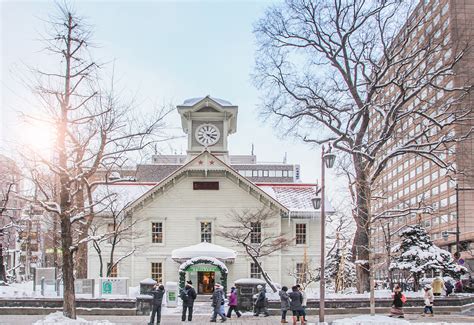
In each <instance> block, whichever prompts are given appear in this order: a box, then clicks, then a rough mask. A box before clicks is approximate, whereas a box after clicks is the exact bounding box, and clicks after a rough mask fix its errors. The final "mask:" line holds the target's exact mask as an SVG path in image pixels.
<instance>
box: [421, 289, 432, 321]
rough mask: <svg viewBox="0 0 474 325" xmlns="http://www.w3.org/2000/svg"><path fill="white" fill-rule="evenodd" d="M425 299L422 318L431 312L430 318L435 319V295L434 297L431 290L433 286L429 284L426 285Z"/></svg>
mask: <svg viewBox="0 0 474 325" xmlns="http://www.w3.org/2000/svg"><path fill="white" fill-rule="evenodd" d="M423 298H424V303H425V308H424V310H423V314H422V316H426V314H428V312H430V316H431V317H433V301H434V295H433V291H432V290H431V286H430V285H429V284H427V285H425V294H424V296H423Z"/></svg>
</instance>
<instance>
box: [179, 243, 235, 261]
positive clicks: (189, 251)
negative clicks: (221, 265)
mask: <svg viewBox="0 0 474 325" xmlns="http://www.w3.org/2000/svg"><path fill="white" fill-rule="evenodd" d="M199 256H211V257H214V258H218V259H221V260H228V259H235V258H236V257H237V252H236V251H234V250H232V249H229V248H226V247H222V246H219V245H214V244H211V243H205V242H204V243H199V244H197V245H192V246H188V247H183V248H178V249H175V250H173V251H172V252H171V258H172V259H179V260H182V259H189V258H194V257H199Z"/></svg>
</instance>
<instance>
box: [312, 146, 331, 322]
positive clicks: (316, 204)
mask: <svg viewBox="0 0 474 325" xmlns="http://www.w3.org/2000/svg"><path fill="white" fill-rule="evenodd" d="M331 149H332V148H331V145H329V148H328V150H327V151H326V150H325V147H324V145H323V147H322V150H321V187H320V189H319V190H318V191H317V192H316V195H318V194H321V196H320V197H315V198H313V199H311V203H312V204H313V208H314V209H315V210H319V209H321V271H320V279H319V322H320V323H323V322H324V300H325V294H326V280H325V279H324V273H325V264H324V263H325V257H326V256H325V255H326V253H325V245H326V229H325V227H326V215H325V211H324V199H325V197H324V187H325V186H324V181H325V172H326V168H332V167H333V166H334V162H335V161H336V155H335V154H333V153H331Z"/></svg>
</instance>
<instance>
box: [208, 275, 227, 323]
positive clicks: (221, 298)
mask: <svg viewBox="0 0 474 325" xmlns="http://www.w3.org/2000/svg"><path fill="white" fill-rule="evenodd" d="M211 299H212V308H213V309H214V311H213V312H212V318H211V323H215V322H216V321H217V315H219V316H221V322H225V321H226V320H227V317H226V316H225V312H224V311H225V310H224V303H225V293H224V289H223V288H222V286H221V285H220V284H216V285H215V286H214V293H213V294H212V297H211Z"/></svg>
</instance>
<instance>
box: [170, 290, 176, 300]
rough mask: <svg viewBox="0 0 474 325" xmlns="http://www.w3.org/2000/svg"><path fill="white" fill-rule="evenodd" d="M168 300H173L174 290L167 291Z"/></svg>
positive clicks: (174, 298) (174, 297)
mask: <svg viewBox="0 0 474 325" xmlns="http://www.w3.org/2000/svg"><path fill="white" fill-rule="evenodd" d="M168 300H169V301H175V300H176V292H174V291H168Z"/></svg>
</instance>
